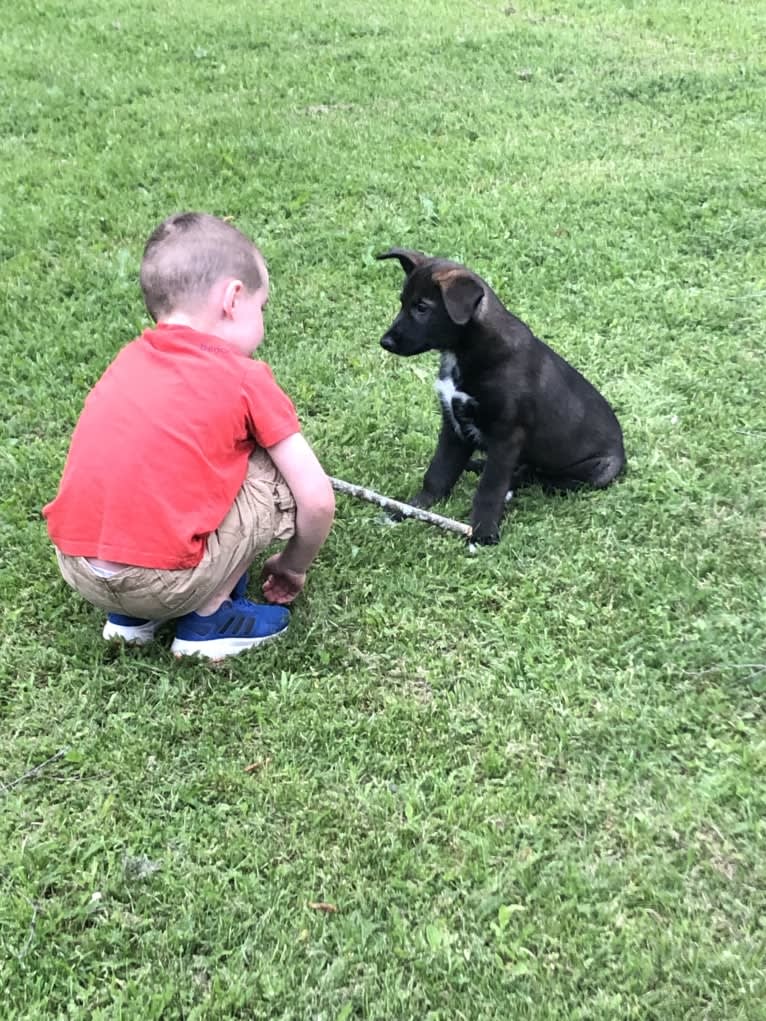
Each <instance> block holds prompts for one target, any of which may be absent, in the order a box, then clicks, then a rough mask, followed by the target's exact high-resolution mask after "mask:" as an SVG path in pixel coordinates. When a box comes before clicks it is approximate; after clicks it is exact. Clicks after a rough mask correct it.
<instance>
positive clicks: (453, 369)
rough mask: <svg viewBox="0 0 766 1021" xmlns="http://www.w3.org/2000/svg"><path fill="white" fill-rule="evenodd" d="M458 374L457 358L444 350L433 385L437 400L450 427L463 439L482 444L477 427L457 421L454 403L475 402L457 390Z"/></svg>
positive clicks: (477, 444) (482, 440)
mask: <svg viewBox="0 0 766 1021" xmlns="http://www.w3.org/2000/svg"><path fill="white" fill-rule="evenodd" d="M459 378H460V374H459V371H458V367H457V359H456V358H455V356H454V355H453V354H450V353H449V352H445V353H444V354H443V355H442V360H441V365H440V367H439V378H438V379H437V380H436V383H435V384H434V387H435V389H436V393H437V394H438V395H439V401H440V402H441V406H442V408H444V413H445V414H446V415H447V417H448V418H449V420H450V423H451V425H452V428H453V429H454V430H455V432H456V433H457V434H458V436H460V437H462V438H463V439H467V440H470V441H471V442H472V443H475V444H476V446H482V445H483V443H484V437H483V436H482V434H481V432H480V431H479V429H477V428H476V426H475V425H473V424H472V423H471V422H466V421H465V420H462V421H458V419H457V417H456V415H455V405H456V404H458V405H464V404H465V403H466V402H471V403H472V404H475V403H476V401H475V400H474V398H473V397H471V395H470V394H467V393H465V392H464V391H463V390H458V388H457V385H456V381H457V380H459Z"/></svg>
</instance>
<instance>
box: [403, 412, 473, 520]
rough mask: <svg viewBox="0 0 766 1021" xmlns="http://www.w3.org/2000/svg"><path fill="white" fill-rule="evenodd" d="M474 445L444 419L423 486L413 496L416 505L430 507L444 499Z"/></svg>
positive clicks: (462, 468) (461, 471)
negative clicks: (458, 433) (461, 436)
mask: <svg viewBox="0 0 766 1021" xmlns="http://www.w3.org/2000/svg"><path fill="white" fill-rule="evenodd" d="M473 450H474V448H473V446H472V445H471V444H469V443H466V442H465V440H463V439H461V438H460V437H459V436H458V435H457V433H456V432H455V430H454V429H453V428H452V425H451V424H450V423H449V422H447V421H446V420H444V419H442V427H441V432H440V433H439V442H438V443H437V445H436V451H435V452H434V456H433V458H432V459H431V463H430V465H429V466H428V470H427V471H426V474H425V476H424V478H423V488H422V489H421V490H420V492H419V493H417V494H416V495H415V496H414V497H413V498H412V503H413V504H414V505H415V506H416V507H430V506H431V505H432V504H434V503H436V502H437V500H443V499H444V498H445V497H446V496H449V494H450V493H451V492H452V488H453V486H454V485H455V483H456V482H457V480H458V479H459V478H460V476H461V474H462V473H463V471H464V469H465V466H466V465H467V464H468V459H469V458H470V456H471V454H472V453H473Z"/></svg>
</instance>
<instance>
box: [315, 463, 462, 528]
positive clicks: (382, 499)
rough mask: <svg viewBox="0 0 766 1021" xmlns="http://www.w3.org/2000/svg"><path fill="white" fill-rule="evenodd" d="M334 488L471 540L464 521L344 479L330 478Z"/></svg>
mask: <svg viewBox="0 0 766 1021" xmlns="http://www.w3.org/2000/svg"><path fill="white" fill-rule="evenodd" d="M330 482H331V483H332V488H333V489H335V490H337V491H338V492H339V493H346V494H347V495H348V496H356V497H357V498H358V499H360V500H367V501H368V503H376V504H377V505H378V506H379V507H382V508H383V509H384V510H391V511H396V513H397V514H401V515H402V517H405V518H415V519H416V520H417V521H425V522H426V523H427V524H429V525H436V526H437V528H443V529H444V530H445V531H446V532H457V533H458V535H463V536H465V538H466V539H470V538H471V526H470V525H464V524H463V522H462V521H455V520H454V518H445V517H442V515H441V514H432V513H431V512H430V511H427V510H423V508H422V507H413V506H412V504H409V503H402V502H401V500H392V499H391V497H389V496H382V495H381V494H380V493H375V492H373V490H372V489H365V487H364V486H355V485H354V484H353V483H351V482H344V481H343V479H334V478H333V477H332V475H331V476H330Z"/></svg>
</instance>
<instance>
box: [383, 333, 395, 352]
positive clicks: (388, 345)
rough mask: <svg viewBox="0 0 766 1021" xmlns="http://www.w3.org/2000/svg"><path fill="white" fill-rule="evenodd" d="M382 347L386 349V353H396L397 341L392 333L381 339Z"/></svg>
mask: <svg viewBox="0 0 766 1021" xmlns="http://www.w3.org/2000/svg"><path fill="white" fill-rule="evenodd" d="M380 346H381V347H383V348H385V349H386V351H396V341H395V340H394V338H393V337H392V336H391V334H390V333H386V334H385V335H384V336H383V337H381V338H380Z"/></svg>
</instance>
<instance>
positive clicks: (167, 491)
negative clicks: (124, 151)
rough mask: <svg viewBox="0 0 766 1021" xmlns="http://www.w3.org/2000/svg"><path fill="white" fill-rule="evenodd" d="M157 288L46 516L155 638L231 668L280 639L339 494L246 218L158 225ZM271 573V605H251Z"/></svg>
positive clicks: (140, 637) (88, 589)
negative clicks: (275, 342) (301, 407)
mask: <svg viewBox="0 0 766 1021" xmlns="http://www.w3.org/2000/svg"><path fill="white" fill-rule="evenodd" d="M141 288H142V291H143V294H144V300H145V302H146V307H147V309H148V310H149V313H150V315H151V316H152V318H153V320H154V321H155V322H156V326H155V327H154V328H152V329H148V330H145V331H144V333H143V334H141V336H140V337H139V338H138V339H136V340H134V341H133V342H132V343H130V344H128V345H127V346H126V347H125V348H123V349H122V351H120V353H119V354H118V355H117V357H116V358H115V359H114V361H113V362H112V363H111V365H110V366H109V367H108V368H107V370H106V372H105V373H104V375H103V376H102V377H101V379H100V380H99V381H98V382H97V383H96V385H95V387H94V388H93V390H92V391H91V393H90V394H89V395H88V397H87V399H86V401H85V405H84V408H83V411H82V414H81V416H80V419H79V421H78V423H77V426H76V428H75V431H74V434H73V436H72V442H71V446H70V449H69V454H68V457H67V462H66V466H65V468H64V474H63V477H62V480H61V484H60V486H59V491H58V495H57V497H56V499H55V500H53V501H52V502H51V503H49V504H48V505H47V506H46V507H45V508H43V514H44V516H45V517H46V519H47V523H48V533H49V535H50V537H51V540H52V542H53V544H54V546H55V547H56V556H57V559H58V563H59V567H60V570H61V573H62V575H63V577H64V580H65V581H66V582H67V583H68V584H69V585H70V586H71V587H72V588H74V589H75V590H76V591H77V592H79V593H80V594H81V595H82V596H84V597H85V599H87V600H88V601H89V602H91V603H93V604H94V605H95V606H97V607H99V608H100V609H102V610H105V611H106V612H107V613H108V618H107V622H106V625H105V627H104V632H103V633H104V637H105V638H108V639H111V638H122V639H124V640H125V641H129V642H134V643H137V644H144V643H146V642H148V641H151V639H152V638H153V637H154V634H155V632H156V630H157V628H158V627H159V626H160V624H161V623H162V622H163V621H166V620H169V619H171V618H175V627H176V635H175V640H174V641H173V645H172V651H173V652H174V653H175V654H176V655H177V656H183V655H202V656H205V657H208V658H210V659H222V658H223V657H225V656H231V655H236V654H237V653H239V652H242V651H244V650H245V649H249V648H252V647H253V646H256V645H260V644H261V643H262V642H265V641H267V640H269V639H270V638H275V637H276V636H277V635H279V634H281V633H282V632H283V631H284V629H285V628H286V627H287V624H288V621H289V617H290V614H289V611H288V610H287V609H286V608H285V607H284V606H281V605H277V604H282V603H291V602H292V601H293V600H294V599H295V597H296V596H297V595H298V594H299V592H301V590H302V589H303V586H304V584H305V581H306V571H307V570H308V568H309V565H310V564H311V562H312V561H313V559H314V557H315V556H316V554H317V553H318V552H319V549H320V547H321V546H322V544H323V543H324V541H325V539H326V538H327V535H328V533H329V531H330V526H331V524H332V519H333V515H334V511H335V499H334V495H333V491H332V486H331V485H330V482H329V480H328V478H327V476H326V475H325V473H324V471H323V470H322V467H321V465H320V464H319V462H318V460H317V458H316V457H315V455H314V453H313V451H312V450H311V447H310V446H309V444H308V443H307V442H306V440H305V439H304V437H303V436H302V435H301V432H300V423H299V422H298V418H297V415H296V412H295V408H294V407H293V404H292V402H291V401H290V399H289V397H287V395H286V394H285V393H284V392H283V391H282V390H281V389H280V388H279V387H278V386H277V384H276V382H275V380H274V377H273V375H272V372H271V369H270V368H269V367H268V366H267V365H266V363H265V362H262V361H255V360H253V359H251V358H250V356H251V355H252V354H253V352H254V351H255V350H256V348H257V347H258V346H259V345H260V343H261V341H262V340H263V335H264V326H263V309H264V308H265V306H266V302H267V300H268V294H269V277H268V272H267V270H266V265H265V263H264V261H263V257H262V256H261V254H260V252H259V251H258V249H257V248H256V247H255V245H253V243H252V242H251V241H250V240H249V239H248V238H247V237H245V235H244V234H242V233H241V232H240V231H239V230H237V229H236V228H235V227H233V226H232V225H230V224H228V223H225V222H224V221H223V220H219V219H218V218H216V217H214V216H210V215H208V214H205V213H179V214H176V215H174V216H171V217H169V218H168V219H167V220H165V221H164V222H163V223H162V224H160V226H159V227H157V229H156V230H155V231H154V233H153V234H152V235H151V237H150V238H149V240H148V242H147V244H146V248H145V250H144V257H143V261H142V263H141ZM274 539H287V540H288V542H287V545H286V546H285V547H284V548H283V549H282V551H281V552H279V553H277V554H275V555H274V556H272V557H270V558H269V559H268V560H267V561H266V563H265V565H264V567H263V571H262V577H263V579H264V581H263V592H264V595H265V597H266V599H267V601H268V604H256V603H253V602H250V601H249V600H246V599H245V598H244V596H245V588H246V585H247V570H248V568H249V566H250V564H251V563H252V561H253V559H254V558H255V556H256V555H257V554H258V553H259V552H260V551H261V550H263V549H265V547H266V546H268V545H269V544H270V543H271V542H272V541H273V540H274Z"/></svg>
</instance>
